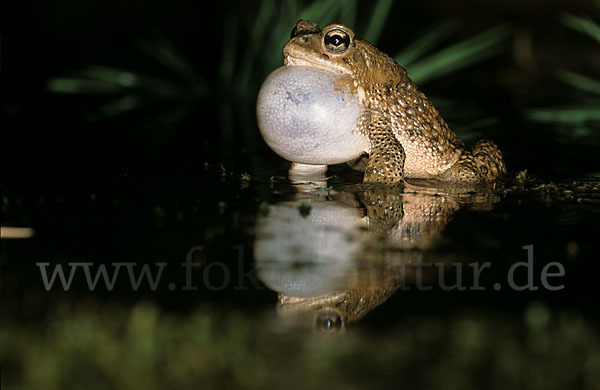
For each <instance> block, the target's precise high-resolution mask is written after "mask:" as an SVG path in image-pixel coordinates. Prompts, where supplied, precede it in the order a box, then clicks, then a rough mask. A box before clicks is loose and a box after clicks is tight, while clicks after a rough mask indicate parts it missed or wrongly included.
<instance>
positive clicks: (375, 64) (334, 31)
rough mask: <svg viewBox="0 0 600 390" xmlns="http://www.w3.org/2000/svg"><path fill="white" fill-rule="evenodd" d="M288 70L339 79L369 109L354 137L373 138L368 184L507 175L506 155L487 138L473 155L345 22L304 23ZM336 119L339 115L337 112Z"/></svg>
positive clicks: (291, 44)
mask: <svg viewBox="0 0 600 390" xmlns="http://www.w3.org/2000/svg"><path fill="white" fill-rule="evenodd" d="M283 56H284V65H285V66H287V67H310V68H314V69H319V70H324V71H328V72H333V73H334V74H336V75H339V79H338V80H337V84H339V85H340V87H344V88H349V89H351V91H352V92H353V93H354V94H355V96H357V98H358V101H359V102H360V105H361V107H362V111H361V113H360V116H359V119H358V120H357V123H356V128H355V130H354V131H357V132H359V133H360V134H362V135H363V136H364V137H365V138H368V142H366V145H368V147H367V148H366V150H364V152H365V155H367V154H368V160H367V161H366V166H365V167H364V170H365V176H364V181H365V182H380V183H391V184H393V183H398V182H401V181H402V180H403V178H438V179H441V180H447V181H456V182H467V183H478V182H486V181H493V180H495V179H498V178H499V177H500V176H501V175H502V174H504V173H505V172H506V167H505V165H504V162H503V160H502V154H501V152H500V150H499V149H498V147H497V146H496V145H495V144H494V143H493V142H491V141H487V140H481V141H479V142H477V143H476V144H475V146H474V147H473V150H472V151H468V150H467V149H466V148H465V145H464V144H463V142H462V141H460V140H459V139H458V137H457V136H456V135H455V134H454V133H453V132H452V131H451V130H450V129H449V128H448V125H447V124H446V122H445V121H444V119H442V117H441V116H440V113H439V112H438V111H437V110H436V108H435V107H434V106H433V104H432V103H431V102H430V101H429V100H428V99H427V97H426V96H425V95H424V94H423V93H422V92H421V91H420V90H419V89H418V87H417V86H416V85H415V83H413V82H412V81H411V80H410V78H409V77H408V75H407V72H406V70H404V68H402V67H401V66H400V65H398V64H397V63H396V62H395V61H394V60H393V59H392V58H391V57H390V56H388V55H386V54H385V53H383V52H381V51H380V50H379V49H377V48H376V47H375V46H373V45H372V44H370V43H369V42H367V41H364V40H360V39H356V38H355V36H354V32H353V31H352V30H351V29H350V28H348V27H346V26H344V25H342V24H330V25H328V26H326V27H325V28H323V29H320V28H319V27H318V26H317V24H316V23H314V22H310V21H305V20H300V21H298V23H297V24H296V27H294V29H293V31H292V34H291V39H290V40H289V41H288V42H287V43H286V44H285V46H284V48H283ZM332 114H335V113H332Z"/></svg>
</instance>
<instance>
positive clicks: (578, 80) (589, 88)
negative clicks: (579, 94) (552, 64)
mask: <svg viewBox="0 0 600 390" xmlns="http://www.w3.org/2000/svg"><path fill="white" fill-rule="evenodd" d="M556 76H557V77H558V78H559V79H560V80H562V81H564V82H565V83H567V84H569V85H571V86H573V87H575V88H578V89H580V90H582V91H586V92H590V93H593V94H595V95H600V81H598V80H594V79H592V78H590V77H586V76H583V75H580V74H577V73H573V72H569V71H568V70H558V71H557V75H556Z"/></svg>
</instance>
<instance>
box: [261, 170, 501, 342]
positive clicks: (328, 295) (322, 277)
mask: <svg viewBox="0 0 600 390" xmlns="http://www.w3.org/2000/svg"><path fill="white" fill-rule="evenodd" d="M318 184H320V185H323V186H324V185H325V181H322V182H321V183H318ZM318 184H317V185H315V184H314V182H313V183H312V184H309V183H304V184H296V187H295V188H296V190H297V191H299V192H298V193H296V194H294V195H293V198H292V199H291V200H287V201H283V202H280V203H276V204H273V205H271V206H270V207H269V212H268V214H267V215H266V216H260V217H259V218H258V221H257V226H256V242H255V246H254V258H255V262H256V264H255V266H256V270H257V276H258V278H259V279H260V280H261V281H262V282H263V283H264V284H265V285H266V286H267V287H268V288H270V289H272V290H274V291H276V292H278V303H277V311H278V313H279V315H280V317H281V318H282V319H284V320H285V321H286V322H287V323H290V324H292V325H294V326H295V325H299V326H303V327H315V326H316V328H317V329H321V330H324V331H327V332H335V331H340V330H343V329H344V328H345V326H346V324H347V323H349V322H353V321H357V320H359V319H360V318H362V317H363V316H365V315H366V314H367V313H368V312H370V311H371V310H373V309H374V308H376V307H377V306H379V305H381V304H382V303H383V302H385V300H386V299H388V298H389V297H390V296H392V295H393V294H394V293H395V292H396V291H397V290H398V288H400V287H401V286H403V285H406V286H408V287H410V285H411V284H412V285H414V284H415V282H417V279H419V278H422V280H423V282H424V283H428V282H429V281H430V280H432V279H433V278H436V277H437V269H429V270H427V269H421V268H420V267H418V265H419V264H424V263H440V262H441V263H447V264H448V263H451V262H452V261H453V260H454V261H455V259H454V257H453V256H450V255H440V254H439V253H435V252H432V251H431V250H432V249H433V248H434V247H435V244H436V241H438V238H439V237H440V235H441V232H442V230H443V229H444V227H445V225H446V224H447V222H448V221H449V220H450V218H451V217H452V214H453V213H454V212H455V211H457V210H458V209H459V208H460V207H461V206H467V207H473V208H477V209H491V208H492V207H493V206H494V204H495V203H496V202H497V201H498V196H497V195H495V194H494V191H493V189H492V188H491V187H484V188H481V187H480V188H478V189H477V191H474V190H473V188H468V187H464V186H462V187H457V186H453V185H449V184H448V183H440V182H436V183H435V184H432V183H431V182H424V181H421V182H414V181H412V182H407V183H406V184H405V185H403V186H401V187H387V188H381V187H378V188H368V187H365V186H362V185H361V186H360V187H359V188H358V189H357V188H351V187H350V186H349V187H347V188H346V189H343V190H341V191H330V192H329V193H324V191H322V188H324V187H319V186H318ZM319 189H321V190H319ZM302 204H309V205H310V212H309V213H308V215H306V213H304V216H303V215H302V214H303V213H301V212H300V209H301V207H300V205H302ZM417 272H419V275H418V276H417V275H416V274H417ZM417 283H418V282H417Z"/></svg>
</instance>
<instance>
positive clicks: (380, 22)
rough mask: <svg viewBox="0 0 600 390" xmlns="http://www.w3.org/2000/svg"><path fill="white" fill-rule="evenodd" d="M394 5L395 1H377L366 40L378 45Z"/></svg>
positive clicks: (366, 33)
mask: <svg viewBox="0 0 600 390" xmlns="http://www.w3.org/2000/svg"><path fill="white" fill-rule="evenodd" d="M393 4H394V1H393V0H378V1H377V3H376V4H375V7H374V8H373V12H372V13H371V18H370V19H369V24H368V25H367V29H366V31H365V33H364V35H363V39H364V40H366V41H369V42H371V43H372V44H374V45H375V44H377V41H378V40H379V37H380V35H381V31H382V30H383V27H384V26H385V23H386V20H387V17H388V15H389V13H390V9H391V8H392V5H393Z"/></svg>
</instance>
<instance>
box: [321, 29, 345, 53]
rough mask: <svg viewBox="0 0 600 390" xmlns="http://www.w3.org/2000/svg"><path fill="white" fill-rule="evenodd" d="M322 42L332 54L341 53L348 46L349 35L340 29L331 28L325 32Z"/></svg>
mask: <svg viewBox="0 0 600 390" xmlns="http://www.w3.org/2000/svg"><path fill="white" fill-rule="evenodd" d="M323 43H325V48H326V49H327V51H329V52H331V53H334V54H339V53H343V52H344V51H346V49H348V46H350V36H349V35H348V34H346V32H344V31H342V30H331V31H329V32H328V33H327V34H325V38H324V39H323Z"/></svg>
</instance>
